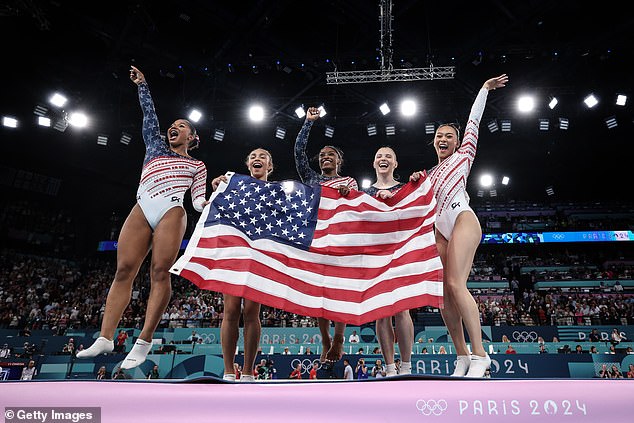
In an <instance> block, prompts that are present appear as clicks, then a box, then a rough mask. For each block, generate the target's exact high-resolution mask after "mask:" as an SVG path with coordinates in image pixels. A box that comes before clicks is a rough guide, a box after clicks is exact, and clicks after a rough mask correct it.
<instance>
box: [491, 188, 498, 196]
mask: <svg viewBox="0 0 634 423" xmlns="http://www.w3.org/2000/svg"><path fill="white" fill-rule="evenodd" d="M489 195H490V196H491V197H497V196H498V192H497V190H495V189H492V190H491V191H489Z"/></svg>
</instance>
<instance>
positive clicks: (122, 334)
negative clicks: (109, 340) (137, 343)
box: [114, 329, 128, 353]
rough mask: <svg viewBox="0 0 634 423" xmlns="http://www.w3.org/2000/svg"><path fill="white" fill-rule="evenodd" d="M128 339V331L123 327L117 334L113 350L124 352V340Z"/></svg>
mask: <svg viewBox="0 0 634 423" xmlns="http://www.w3.org/2000/svg"><path fill="white" fill-rule="evenodd" d="M127 339H128V333H127V332H126V331H124V330H123V329H122V330H120V331H119V334H118V335H117V342H116V345H115V347H114V351H115V352H118V353H123V352H125V341H126V340H127Z"/></svg>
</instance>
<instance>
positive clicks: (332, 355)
mask: <svg viewBox="0 0 634 423" xmlns="http://www.w3.org/2000/svg"><path fill="white" fill-rule="evenodd" d="M342 356H343V335H337V334H335V336H334V337H333V340H332V346H331V347H330V349H329V350H328V352H327V353H326V361H330V362H333V363H334V362H335V361H339V360H340V359H341V357H342Z"/></svg>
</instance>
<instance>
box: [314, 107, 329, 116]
mask: <svg viewBox="0 0 634 423" xmlns="http://www.w3.org/2000/svg"><path fill="white" fill-rule="evenodd" d="M317 110H319V117H324V116H326V115H327V114H328V113H327V112H326V108H325V107H324V105H323V104H322V105H321V106H319V107H318V108H317Z"/></svg>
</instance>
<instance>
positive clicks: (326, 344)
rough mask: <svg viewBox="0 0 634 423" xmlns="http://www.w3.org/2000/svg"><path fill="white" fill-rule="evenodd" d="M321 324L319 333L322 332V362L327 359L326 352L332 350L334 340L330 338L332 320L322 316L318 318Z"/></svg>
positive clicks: (320, 358)
mask: <svg viewBox="0 0 634 423" xmlns="http://www.w3.org/2000/svg"><path fill="white" fill-rule="evenodd" d="M317 322H318V324H319V333H320V334H321V356H320V357H319V361H321V362H322V363H323V362H325V361H326V354H327V353H328V351H330V347H331V346H332V342H331V340H330V320H328V319H324V318H323V317H320V318H318V319H317Z"/></svg>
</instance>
